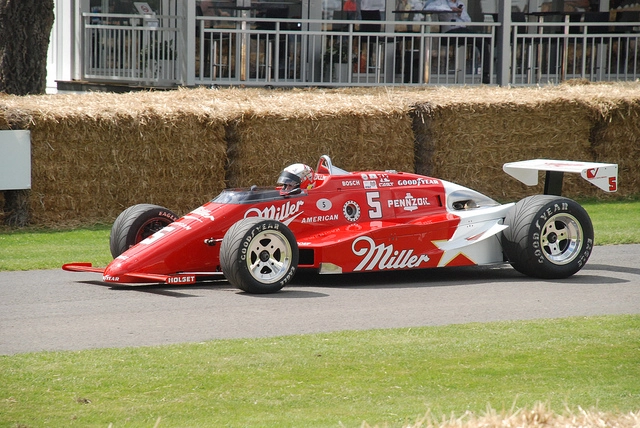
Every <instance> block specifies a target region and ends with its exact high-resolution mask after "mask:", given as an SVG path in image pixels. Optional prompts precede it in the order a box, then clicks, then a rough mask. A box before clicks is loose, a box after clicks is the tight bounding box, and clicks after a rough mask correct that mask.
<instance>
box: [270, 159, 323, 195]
mask: <svg viewBox="0 0 640 428" xmlns="http://www.w3.org/2000/svg"><path fill="white" fill-rule="evenodd" d="M314 183H315V179H314V173H313V169H312V168H311V167H310V166H308V165H305V164H303V163H294V164H293V165H289V166H288V167H286V168H285V169H284V170H282V172H281V173H280V177H279V178H278V184H282V189H280V194H281V195H291V194H296V193H300V192H301V191H302V190H303V189H304V190H307V189H311V188H312V187H313V185H314Z"/></svg>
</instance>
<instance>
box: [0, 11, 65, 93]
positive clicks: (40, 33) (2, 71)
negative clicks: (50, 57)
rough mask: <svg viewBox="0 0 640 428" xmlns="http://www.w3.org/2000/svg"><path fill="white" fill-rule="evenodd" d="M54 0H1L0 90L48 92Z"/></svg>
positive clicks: (7, 91)
mask: <svg viewBox="0 0 640 428" xmlns="http://www.w3.org/2000/svg"><path fill="white" fill-rule="evenodd" d="M53 5H54V0H0V92H6V93H8V94H13V95H29V94H44V93H45V90H46V86H47V50H48V49H49V36H50V34H51V28H52V27H53V19H54V14H53Z"/></svg>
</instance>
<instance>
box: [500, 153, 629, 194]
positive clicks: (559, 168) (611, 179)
mask: <svg viewBox="0 0 640 428" xmlns="http://www.w3.org/2000/svg"><path fill="white" fill-rule="evenodd" d="M502 169H503V170H504V172H506V173H507V174H509V175H510V176H512V177H514V178H516V179H518V180H520V181H521V182H523V183H524V184H526V185H527V186H535V185H536V184H538V171H546V177H545V182H544V194H545V195H557V196H560V194H561V193H562V179H563V178H564V173H565V172H573V173H578V174H580V175H581V176H582V178H584V179H585V180H587V181H588V182H589V183H591V184H593V185H594V186H596V187H598V188H600V189H602V190H604V191H605V192H615V191H616V190H618V165H617V164H615V163H598V162H575V161H563V160H551V159H533V160H527V161H520V162H509V163H505V164H504V165H503V166H502Z"/></svg>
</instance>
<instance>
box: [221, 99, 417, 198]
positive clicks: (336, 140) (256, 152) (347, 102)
mask: <svg viewBox="0 0 640 428" xmlns="http://www.w3.org/2000/svg"><path fill="white" fill-rule="evenodd" d="M246 108H247V110H246V112H245V113H244V114H243V116H242V117H241V118H240V119H239V120H238V121H237V122H236V123H235V124H234V127H233V131H232V132H231V138H230V139H229V169H228V175H227V179H228V183H229V185H230V186H231V187H235V186H249V185H252V184H258V185H274V184H275V180H276V178H277V177H278V175H279V173H280V171H281V170H282V169H283V168H284V167H285V166H287V165H289V164H291V163H296V162H304V163H307V164H308V165H310V166H312V167H314V168H315V166H316V164H317V162H318V159H319V157H320V156H321V155H323V154H328V155H329V156H331V158H332V161H333V163H334V164H335V165H337V166H339V167H341V168H343V169H346V170H365V169H372V170H385V169H398V170H406V171H413V170H414V150H413V147H414V143H413V132H412V130H411V121H410V118H409V117H408V115H407V114H406V107H405V106H403V105H402V104H400V105H399V104H397V103H396V102H391V101H389V100H388V99H385V98H384V97H382V96H380V95H375V94H374V95H372V94H369V95H368V96H366V95H354V94H351V93H349V91H319V92H309V91H291V92H282V91H276V92H271V93H270V94H261V95H260V96H258V97H256V98H254V99H252V100H250V101H248V103H247V105H246Z"/></svg>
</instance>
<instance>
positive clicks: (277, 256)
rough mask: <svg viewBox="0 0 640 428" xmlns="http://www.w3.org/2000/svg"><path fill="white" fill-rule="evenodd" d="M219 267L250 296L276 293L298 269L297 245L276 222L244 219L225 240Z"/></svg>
mask: <svg viewBox="0 0 640 428" xmlns="http://www.w3.org/2000/svg"><path fill="white" fill-rule="evenodd" d="M220 267H221V268H222V273H224V275H225V277H226V278H227V280H228V281H229V282H230V283H231V284H232V285H233V286H235V287H238V288H239V289H241V290H243V291H246V292H247V293H253V294H266V293H275V292H276V291H279V290H280V289H282V287H284V286H285V285H287V283H288V282H289V281H291V279H292V278H293V275H294V274H295V273H296V270H297V269H298V243H297V242H296V239H295V236H294V235H293V232H291V230H290V229H289V228H288V227H287V226H286V225H284V224H283V223H281V222H279V221H277V220H272V219H264V218H259V217H251V218H245V219H243V220H240V221H238V222H237V223H235V224H234V225H233V226H231V227H230V228H229V230H228V231H227V233H225V235H224V238H222V245H221V246H220Z"/></svg>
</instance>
